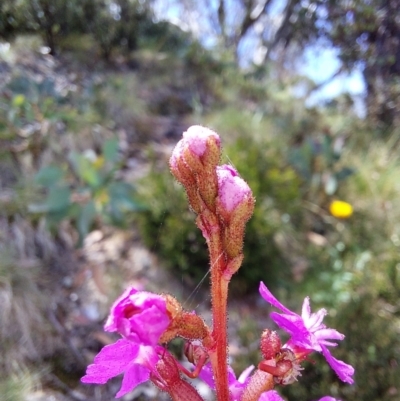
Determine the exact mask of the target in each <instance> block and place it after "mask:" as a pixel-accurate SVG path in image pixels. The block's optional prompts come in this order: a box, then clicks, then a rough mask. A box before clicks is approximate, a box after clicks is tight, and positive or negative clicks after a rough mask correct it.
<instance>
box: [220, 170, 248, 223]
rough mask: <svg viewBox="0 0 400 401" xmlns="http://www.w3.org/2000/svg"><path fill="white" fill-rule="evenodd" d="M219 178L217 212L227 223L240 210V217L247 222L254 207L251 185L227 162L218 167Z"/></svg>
mask: <svg viewBox="0 0 400 401" xmlns="http://www.w3.org/2000/svg"><path fill="white" fill-rule="evenodd" d="M217 178H218V198H217V212H218V213H219V214H220V215H221V216H222V217H223V219H224V221H225V223H227V224H228V223H229V222H230V220H231V219H232V217H233V216H234V215H235V214H236V213H237V212H240V219H241V220H244V223H245V222H246V221H247V220H248V219H249V218H250V216H251V215H252V213H253V208H254V197H253V194H252V192H251V189H250V187H249V186H248V185H247V183H246V182H245V181H244V180H243V179H242V178H241V177H239V174H238V172H237V171H236V170H235V169H234V168H233V167H231V166H228V165H226V164H224V165H222V166H218V167H217Z"/></svg>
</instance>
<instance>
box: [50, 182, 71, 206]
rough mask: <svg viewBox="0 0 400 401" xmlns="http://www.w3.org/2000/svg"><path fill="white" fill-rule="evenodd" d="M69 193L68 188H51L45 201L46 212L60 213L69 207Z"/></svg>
mask: <svg viewBox="0 0 400 401" xmlns="http://www.w3.org/2000/svg"><path fill="white" fill-rule="evenodd" d="M70 197H71V191H70V190H69V188H68V187H66V186H62V187H52V188H50V190H49V194H48V196H47V199H46V202H45V204H46V206H47V211H48V212H60V211H62V210H64V209H67V208H68V207H69V206H70V205H71V199H70Z"/></svg>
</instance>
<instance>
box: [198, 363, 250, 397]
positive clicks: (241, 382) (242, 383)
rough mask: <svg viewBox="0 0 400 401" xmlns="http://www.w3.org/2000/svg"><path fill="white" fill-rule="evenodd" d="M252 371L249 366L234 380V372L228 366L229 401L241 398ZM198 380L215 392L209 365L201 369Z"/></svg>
mask: <svg viewBox="0 0 400 401" xmlns="http://www.w3.org/2000/svg"><path fill="white" fill-rule="evenodd" d="M253 370H254V366H253V365H252V366H249V367H248V368H247V369H245V370H244V371H243V372H242V374H241V375H240V376H239V378H238V379H236V375H235V372H234V371H233V369H232V368H231V367H230V366H228V383H229V392H230V393H231V396H232V397H231V398H230V400H229V401H239V400H240V397H241V396H242V393H243V390H244V388H245V387H246V385H247V383H248V381H249V379H250V373H251V372H252V371H253ZM199 378H200V379H202V380H203V381H204V383H206V384H208V385H209V386H210V388H212V389H213V390H215V382H214V375H213V372H212V369H211V364H210V363H208V364H207V365H205V366H204V367H203V369H202V370H201V372H200V374H199Z"/></svg>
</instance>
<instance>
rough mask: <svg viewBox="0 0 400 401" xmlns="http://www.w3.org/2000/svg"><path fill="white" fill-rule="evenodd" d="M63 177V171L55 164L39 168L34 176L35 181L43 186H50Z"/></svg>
mask: <svg viewBox="0 0 400 401" xmlns="http://www.w3.org/2000/svg"><path fill="white" fill-rule="evenodd" d="M63 177H64V172H63V171H62V170H61V168H59V167H57V166H47V167H43V168H41V169H40V170H39V172H38V173H37V174H36V176H35V183H36V184H38V185H42V186H44V187H52V186H53V185H55V184H57V183H59V182H60V181H61V180H62V179H63Z"/></svg>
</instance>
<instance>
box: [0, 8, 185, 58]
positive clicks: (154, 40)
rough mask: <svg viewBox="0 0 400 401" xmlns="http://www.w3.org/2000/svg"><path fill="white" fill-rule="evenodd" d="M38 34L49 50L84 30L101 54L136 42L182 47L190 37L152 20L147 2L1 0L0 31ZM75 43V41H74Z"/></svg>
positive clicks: (54, 50) (127, 50)
mask: <svg viewBox="0 0 400 401" xmlns="http://www.w3.org/2000/svg"><path fill="white" fill-rule="evenodd" d="M21 33H36V34H39V35H40V36H41V37H42V38H43V40H44V43H45V45H46V46H48V47H49V48H50V52H51V54H55V53H57V52H58V51H59V50H60V49H61V48H62V47H63V46H65V44H66V43H68V40H67V39H66V38H68V37H71V38H73V40H75V41H78V42H80V41H81V39H80V36H82V35H85V34H89V35H91V36H92V38H93V39H94V42H95V44H96V45H97V47H98V49H99V53H100V54H101V56H102V57H103V58H104V59H106V60H108V59H109V58H110V56H111V54H112V52H113V51H114V50H118V51H122V52H123V53H124V54H128V55H129V53H130V52H131V51H133V50H136V49H137V48H138V46H139V45H145V46H149V45H150V46H151V47H154V46H155V47H156V48H158V50H163V51H164V50H167V51H172V52H173V53H179V52H182V50H183V49H185V48H186V47H187V46H188V44H189V43H190V41H191V39H190V36H189V35H188V34H186V33H184V32H183V31H182V30H181V29H179V28H178V27H176V26H174V25H173V24H170V23H168V22H165V21H162V22H154V21H153V14H152V11H151V9H150V7H149V2H143V1H137V0H116V1H113V2H109V1H107V0H69V1H65V0H51V1H50V0H32V1H28V0H18V1H14V0H5V1H4V2H2V3H1V5H0V37H5V38H9V37H11V36H15V35H17V34H21ZM78 45H79V44H78Z"/></svg>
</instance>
